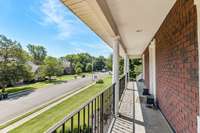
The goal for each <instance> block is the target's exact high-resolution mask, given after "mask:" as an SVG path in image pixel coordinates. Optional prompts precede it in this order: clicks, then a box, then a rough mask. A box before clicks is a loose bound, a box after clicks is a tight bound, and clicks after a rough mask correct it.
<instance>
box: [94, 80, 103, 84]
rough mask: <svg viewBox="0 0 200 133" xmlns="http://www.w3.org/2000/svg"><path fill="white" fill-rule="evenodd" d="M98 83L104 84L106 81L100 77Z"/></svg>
mask: <svg viewBox="0 0 200 133" xmlns="http://www.w3.org/2000/svg"><path fill="white" fill-rule="evenodd" d="M96 83H97V84H103V83H104V81H103V80H102V79H99V80H98V81H96Z"/></svg>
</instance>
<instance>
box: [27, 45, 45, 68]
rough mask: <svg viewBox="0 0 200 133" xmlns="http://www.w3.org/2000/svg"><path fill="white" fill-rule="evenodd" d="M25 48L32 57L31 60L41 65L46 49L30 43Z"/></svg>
mask: <svg viewBox="0 0 200 133" xmlns="http://www.w3.org/2000/svg"><path fill="white" fill-rule="evenodd" d="M27 48H28V50H29V52H30V54H31V55H32V57H33V62H34V63H35V64H37V65H41V64H42V63H43V61H44V59H45V57H46V55H47V51H46V49H45V48H44V47H43V46H40V45H32V44H29V45H28V46H27Z"/></svg>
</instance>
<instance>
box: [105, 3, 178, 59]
mask: <svg viewBox="0 0 200 133" xmlns="http://www.w3.org/2000/svg"><path fill="white" fill-rule="evenodd" d="M105 1H106V2H107V5H108V7H109V8H110V12H111V14H112V17H113V19H114V21H115V23H116V25H117V28H118V31H119V33H120V36H121V39H122V41H123V43H124V45H125V47H126V49H127V52H128V54H129V56H137V55H138V56H141V54H142V52H143V51H144V49H145V48H146V46H147V45H148V44H149V43H150V41H151V40H152V38H153V37H154V35H155V34H156V32H157V31H158V29H159V27H160V26H161V24H162V22H163V21H164V19H165V17H166V16H167V14H168V13H169V11H170V9H171V8H172V7H173V5H174V4H175V2H176V0H105Z"/></svg>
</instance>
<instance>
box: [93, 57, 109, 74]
mask: <svg viewBox="0 0 200 133" xmlns="http://www.w3.org/2000/svg"><path fill="white" fill-rule="evenodd" d="M105 62H106V59H105V58H104V57H103V56H99V57H97V58H96V59H95V62H94V70H95V71H101V70H102V69H104V68H105V66H106V63H105Z"/></svg>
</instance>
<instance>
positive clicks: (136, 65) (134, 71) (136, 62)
mask: <svg viewBox="0 0 200 133" xmlns="http://www.w3.org/2000/svg"><path fill="white" fill-rule="evenodd" d="M129 64H130V66H129V67H130V77H131V78H133V79H136V76H138V75H139V74H140V73H141V72H142V60H141V59H130V60H129Z"/></svg>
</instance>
